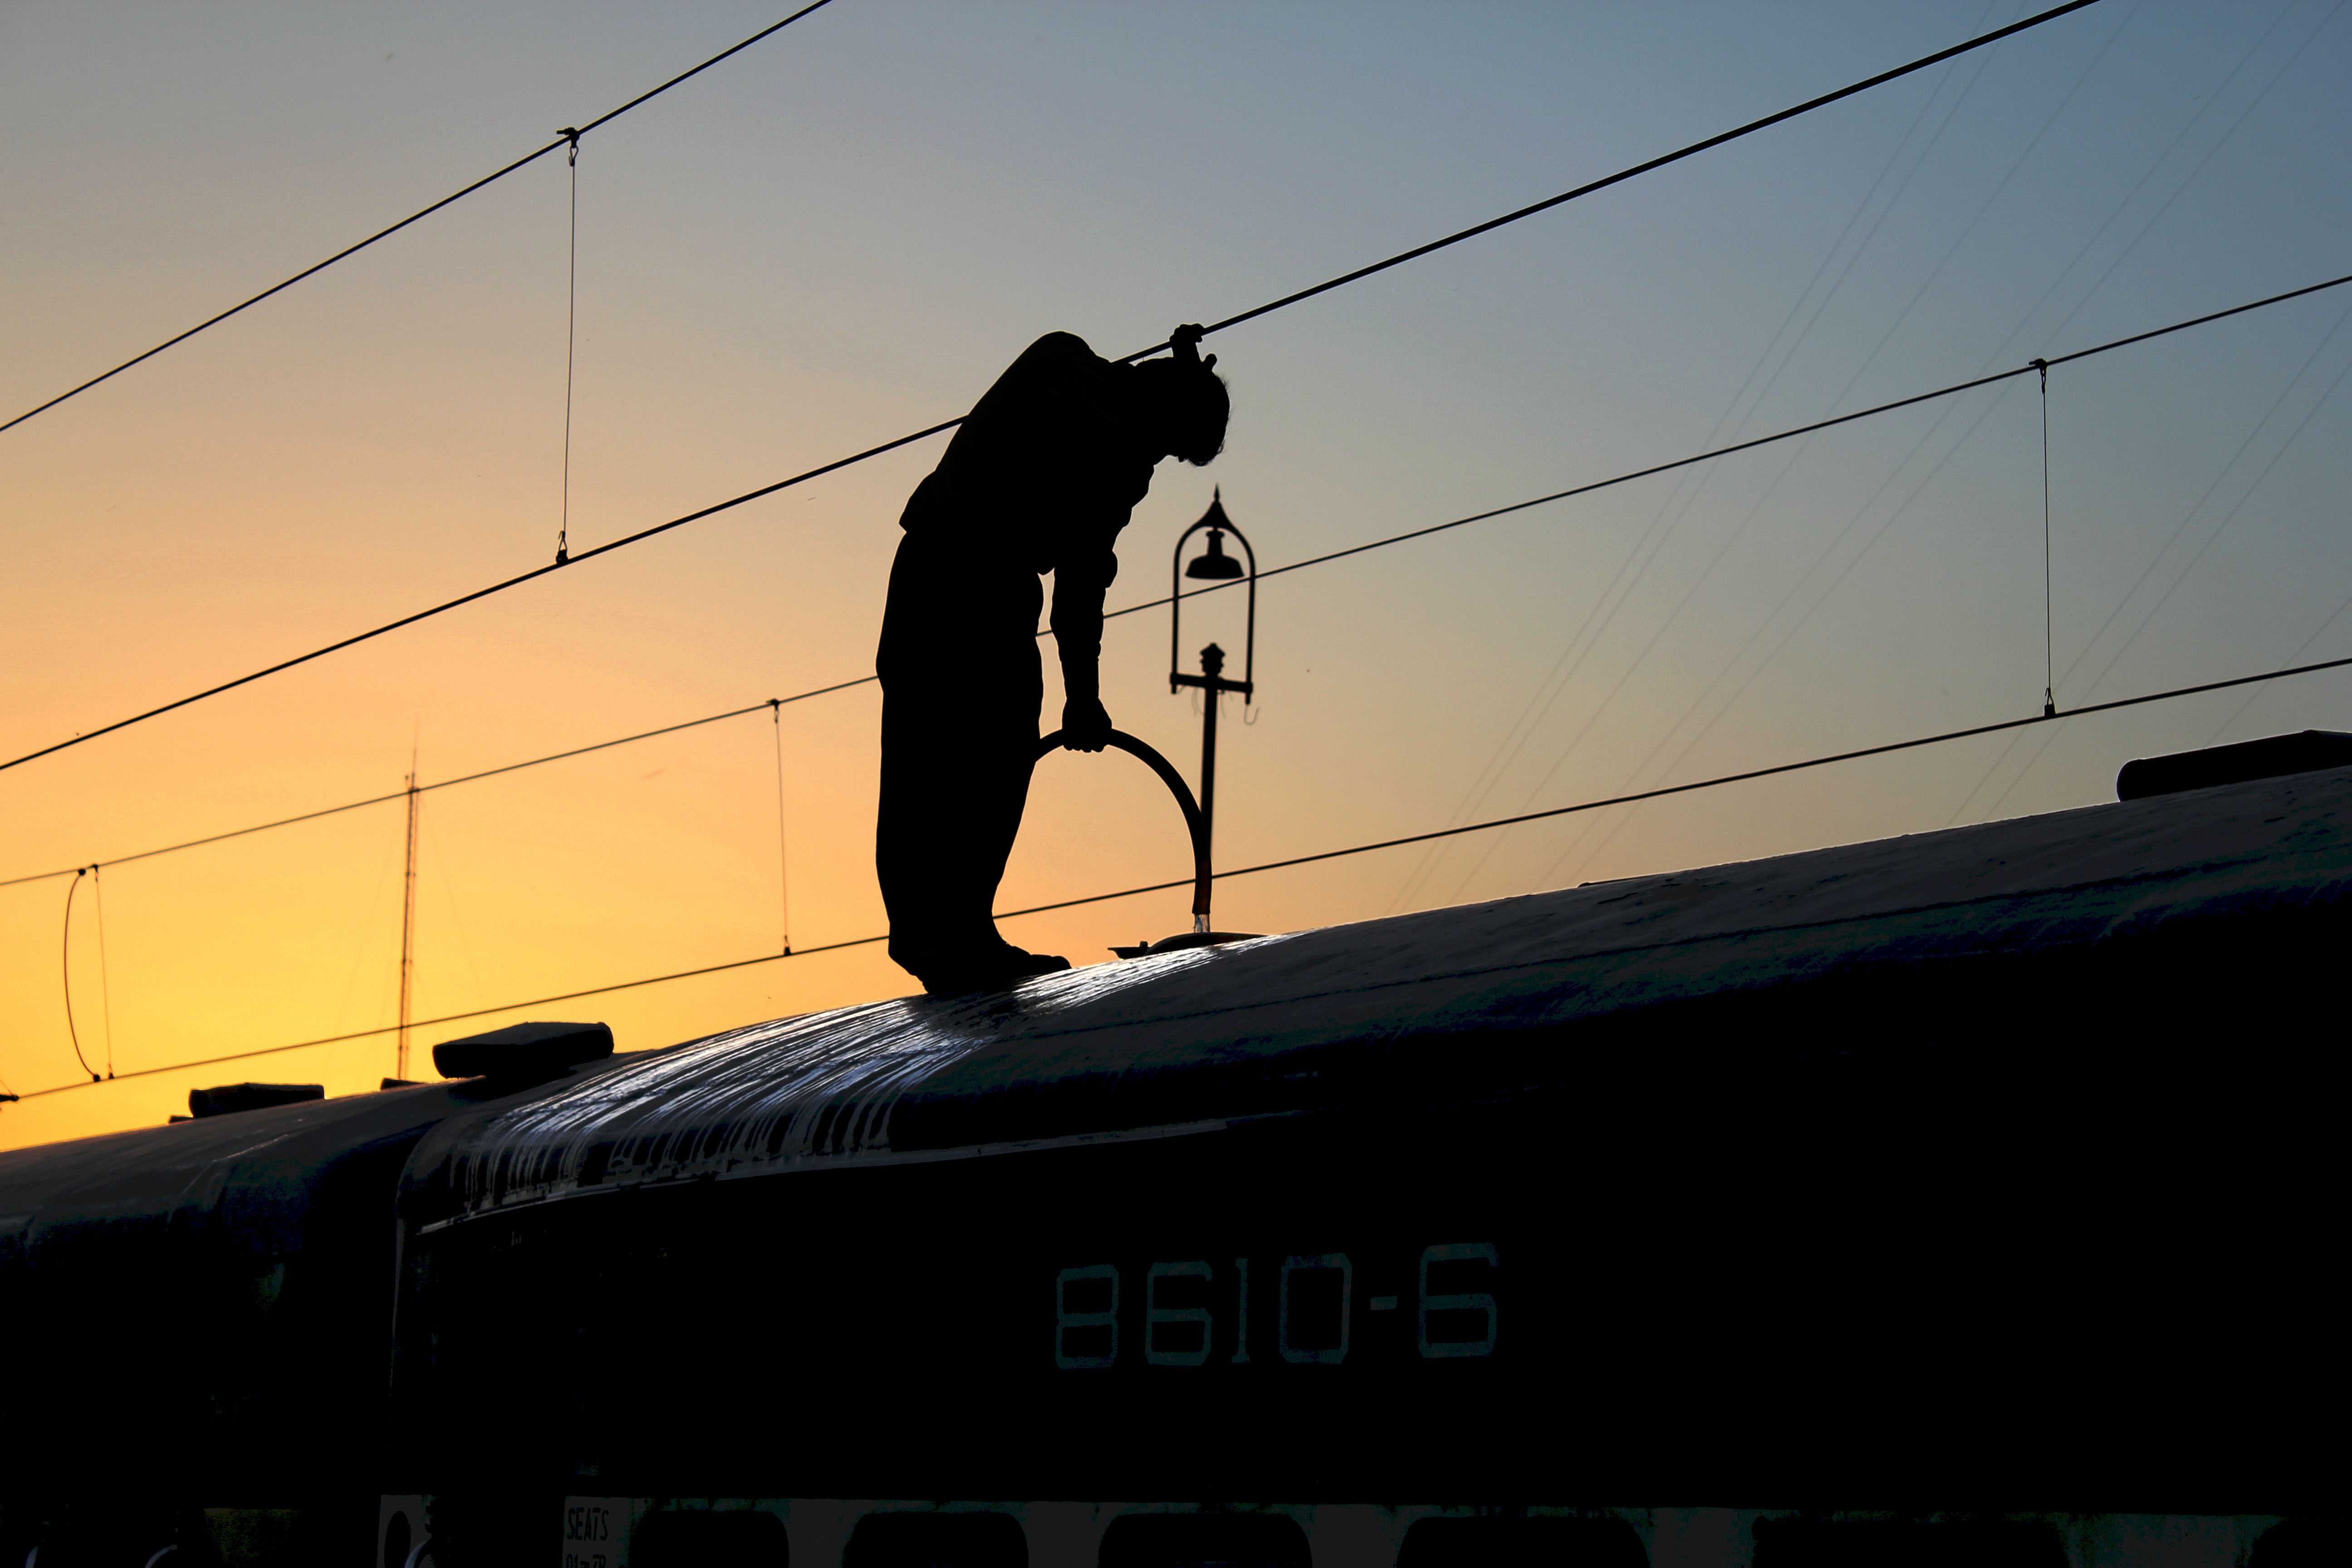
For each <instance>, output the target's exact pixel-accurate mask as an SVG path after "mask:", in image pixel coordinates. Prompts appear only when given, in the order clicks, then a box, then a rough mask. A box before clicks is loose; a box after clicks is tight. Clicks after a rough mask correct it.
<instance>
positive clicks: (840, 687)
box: [0, 273, 2352, 888]
mask: <svg viewBox="0 0 2352 1568" xmlns="http://www.w3.org/2000/svg"><path fill="white" fill-rule="evenodd" d="M2347 283H2352V273H2346V274H2345V275H2343V276H2342V277H2338V278H2331V279H2327V280H2326V282H2322V283H2314V284H2311V285H2310V286H2308V287H2306V288H2303V289H2292V290H2289V291H2288V292H2286V293H2284V294H2274V295H2272V296H2270V297H2269V298H2268V299H2263V300H2252V301H2250V302H2248V303H2246V304H2242V305H2233V306H2231V307H2230V308H2229V309H2228V310H2215V311H2211V312H2210V313H2208V314H2206V315H2202V316H2196V317H2192V318H2191V319H2189V320H2188V321H2176V322H2174V323H2172V324H2171V325H2169V326H2164V327H2158V328H2155V329H2153V330H2152V331H2145V332H2136V333H2134V334H2132V335H2131V336H2129V337H2126V338H2117V339H2115V340H2113V341H2112V342H2105V343H2095V344H2093V345H2092V346H2091V347H2089V348H2086V349H2077V350H2076V351H2074V353H2067V354H2060V355H2058V356H2057V357H2055V358H2053V359H2050V360H2048V361H2046V362H2045V361H2039V360H2037V361H2034V362H2032V363H2026V364H2022V365H2019V366H2017V367H2016V368H2014V369H2011V370H2005V371H1998V372H1995V373H1994V374H1990V375H1984V376H1979V377H1977V378H1975V379H1974V380H1970V381H1963V382H1956V383H1954V384H1951V385H1949V386H1944V387H1938V388H1937V389H1936V390H1935V391H1933V392H1923V393H1919V394H1916V395H1913V396H1910V397H1905V398H1899V399H1897V400H1896V401H1895V402H1892V403H1882V404H1879V405H1876V406H1874V407H1871V408H1864V409H1858V410H1856V411H1855V412H1853V413H1852V414H1841V415H1838V416H1834V417H1832V418H1829V419H1823V420H1820V421H1817V422H1815V423H1813V424H1811V425H1801V426H1795V427H1793V428H1791V429H1788V430H1782V431H1779V432H1776V433H1774V434H1772V435H1769V436H1759V437H1754V438H1753V439H1750V440H1747V441H1742V442H1738V443H1736V444H1734V445H1732V446H1728V447H1715V448H1712V449H1710V450H1708V451H1705V452H1699V453H1696V454H1694V455H1692V456H1690V457H1685V458H1675V459H1674V460H1672V461H1670V462H1665V463H1659V464H1655V465H1654V466H1652V467H1650V468H1637V469H1635V470H1633V472H1631V473H1624V474H1618V475H1616V476H1614V477H1612V478H1610V479H1596V480H1594V481H1593V482H1591V483H1590V484H1585V485H1578V486H1575V487H1573V488H1571V489H1564V490H1555V491H1552V492H1551V493H1550V494H1549V495H1540V496H1536V497H1533V498H1532V499H1530V500H1521V501H1513V502H1512V503H1510V504H1509V505H1507V506H1499V507H1494V508H1490V509H1488V510H1485V511H1477V512H1472V513H1470V514H1469V515H1468V516H1466V517H1457V518H1454V519H1452V520H1451V521H1445V522H1440V523H1433V524H1431V525H1430V526H1428V527H1426V528H1416V529H1411V530H1408V531H1405V532H1403V533H1393V534H1390V535H1387V536H1386V537H1384V538H1381V539H1374V540H1368V541H1366V542H1364V543H1361V544H1351V545H1349V546H1347V547H1346V548H1344V549H1340V550H1333V551H1327V552H1324V553H1323V554H1320V555H1310V556H1307V558H1305V559H1304V560H1299V561H1293V562H1290V563H1286V564H1285V565H1281V566H1273V567H1268V568H1267V569H1266V570H1265V571H1264V572H1261V573H1259V574H1258V576H1259V579H1260V580H1261V581H1263V580H1264V579H1265V578H1268V577H1279V576H1281V575H1283V574H1285V573H1289V572H1300V571H1304V570H1306V569H1307V567H1309V566H1320V565H1323V564H1325V563H1329V562H1333V561H1342V560H1345V559H1347V558H1348V557H1349V556H1351V555H1361V554H1363V553H1365V552H1368V551H1373V550H1381V549H1385V548H1387V547H1388V546H1389V545H1391V544H1402V543H1405V542H1409V541H1412V540H1415V539H1425V538H1427V537H1429V536H1430V535H1432V534H1436V533H1444V532H1445V531H1448V530H1450V529H1456V528H1463V527H1466V526H1468V525H1469V524H1471V523H1474V522H1484V521H1487V520H1489V519H1492V518H1497V517H1504V516H1507V515H1509V514H1510V513H1512V512H1517V511H1525V510H1528V509H1529V508H1532V507H1538V506H1544V505H1548V504H1549V503H1550V502H1552V501H1557V500H1569V499H1570V498H1572V497H1576V496H1581V495H1589V494H1591V493H1592V492H1593V491H1595V490H1601V489H1609V488H1611V487H1612V486H1616V485H1622V484H1630V483H1632V482H1633V480H1635V479H1646V478H1648V477H1650V476H1651V475H1654V474H1661V473H1665V472H1668V471H1670V470H1672V469H1675V468H1687V467H1689V466H1690V465H1692V464H1695V463H1704V462H1707V461H1709V460H1711V459H1713V458H1722V457H1728V456H1730V455H1732V454H1734V453H1737V452H1745V451H1748V450H1751V449H1753V448H1755V447H1764V446H1769V445H1770V444H1771V443H1773V442H1776V441H1785V440H1789V439H1791V438H1793V437H1799V436H1805V435H1810V434H1811V433H1812V432H1814V431H1817V430H1826V429H1828V428H1830V427H1831V426H1836V425H1846V424H1851V423H1853V421H1855V420H1859V419H1867V418H1869V417H1871V416H1874V415H1878V414H1886V413H1891V412H1893V411H1895V410H1896V409H1900V408H1908V407H1911V406H1912V405H1916V404H1919V403H1925V402H1927V401H1930V400H1932V399H1935V398H1938V397H1946V396H1950V395H1954V394H1957V393H1961V392H1966V391H1969V390H1971V389H1973V388H1976V387H1979V386H1985V385H1989V384H1992V383H1994V382H2000V381H2008V380H2011V379H2013V378H2015V377H2017V376H2021V375H2030V374H2034V373H2035V372H2036V370H2037V369H2038V367H2039V366H2040V365H2042V364H2043V363H2048V364H2053V365H2054V364H2066V363H2072V362H2074V361H2075V360H2079V359H2087V358H2090V357H2091V356H2093V355H2095V354H2102V353H2108V352H2109V351H2111V350H2115V349H2119V348H2126V347H2128V346H2130V345H2131V344H2134V343H2141V342H2147V341H2148V340H2149V339H2151V338H2159V337H2163V336H2165V335H2166V334H2168V333H2170V332H2178V331H2186V330H2188V329H2189V328H2190V327H2198V326H2203V325H2205V324H2206V323H2208V322H2210V321H2221V320H2224V319H2225V318H2228V317H2231V316H2236V315H2242V314H2244V313H2245V312H2247V311H2249V310H2262V309H2263V308H2265V307H2267V306H2271V305H2277V304H2282V303H2284V302H2285V301H2287V300H2298V299H2301V298H2303V297H2304V296H2305V295H2307V294H2315V293H2319V292H2321V291H2323V290H2325V289H2335V288H2340V287H2342V286H2343V285H2344V284H2347ZM1229 585H1230V584H1222V583H1220V584H1210V585H1207V586H1204V587H1202V588H1197V589H1194V590H1193V592H1192V595H1187V596H1188V597H1192V596H1197V595H1201V594H1208V593H1214V592H1217V591H1218V590H1219V589H1221V588H1223V587H1226V586H1229ZM1168 603H1169V601H1168V599H1167V598H1166V597H1165V596H1162V597H1160V598H1157V599H1146V600H1143V601H1142V602H1140V603H1139V604H1133V605H1123V606H1121V607H1120V608H1118V609H1116V610H1109V611H1106V612H1105V613H1104V616H1103V619H1105V620H1106V621H1110V620H1117V619H1118V618H1119V617H1121V616H1132V615H1137V614H1139V613H1140V612H1142V611H1145V610H1153V609H1159V608H1161V607H1163V606H1164V605H1167V604H1168ZM1037 635H1038V637H1041V638H1042V637H1051V636H1052V635H1053V633H1052V632H1051V631H1050V630H1048V631H1041V632H1039V633H1038V634H1037ZM876 679H877V678H876V677H874V676H871V675H861V676H857V677H855V678H853V679H848V680H839V681H835V682H834V683H833V684H831V685H829V686H819V687H815V688H813V689H810V690H807V691H803V692H798V693H795V694H794V695H793V696H790V697H775V698H770V699H769V700H766V701H764V702H754V703H751V704H750V705H748V706H746V707H742V708H730V709H729V710H726V711H724V712H721V713H712V714H709V715H706V716H705V717H703V718H699V719H688V720H686V721H683V722H681V723H677V724H667V725H664V726H662V727H661V728H659V729H656V730H646V731H639V732H637V733H635V734H633V735H623V736H619V737H617V738H615V739H613V740H610V741H599V742H594V743H593V744H591V745H586V746H575V747H573V748H572V749H570V750H568V751H562V752H551V753H550V754H548V755H546V756H543V757H532V758H529V759H527V760H525V761H523V762H519V763H506V764H504V765H502V766H499V767H495V768H488V769H484V770H483V771H481V772H479V773H464V774H460V775H459V776H457V777H456V778H448V779H439V780H436V781H435V782H434V783H432V784H425V785H423V786H422V790H423V791H430V790H436V789H447V788H449V787H451V786H452V785H455V784H472V783H474V782H476V781H477V780H480V779H487V778H495V777H497V776H498V775H499V774H501V773H516V772H519V771H520V770H522V769H524V768H534V767H539V766H541V765H542V764H543V763H555V762H562V761H563V760H565V759H567V758H570V757H578V756H585V755H586V754H588V753H589V752H600V751H604V750H605V749H607V748H609V747H613V746H625V745H628V744H630V743H632V742H637V741H645V740H651V739H653V738H655V737H656V736H660V735H668V734H674V733H676V732H677V731H680V730H691V729H695V728H698V726H701V725H704V724H716V723H719V722H721V721H725V720H729V719H740V718H741V717H742V716H743V715H745V714H747V713H757V712H760V711H761V710H771V709H776V708H781V707H782V706H784V705H787V704H790V703H794V702H803V701H806V700H809V699H810V698H813V697H824V696H828V695H830V694H832V693H834V692H836V691H846V690H849V689H852V688H853V687H859V686H870V685H872V684H874V682H875V680H876ZM406 793H407V792H406V791H404V790H399V791H394V792H393V793H392V794H390V795H371V796H369V797H367V798H366V799H364V800H355V801H349V802H346V803H345V804H343V805H331V806H326V807H323V808H321V809H320V810H318V811H310V812H304V813H302V814H301V815H299V816H288V817H280V818H278V820H276V821H273V822H264V823H257V824H255V825H254V826H250V827H239V828H234V829H231V830H230V831H228V832H226V833H215V834H212V835H209V836H207V837H203V838H191V839H188V840H186V841H184V842H183V843H179V844H168V845H164V846H163V847H160V848H155V849H143V850H141V851H139V852H137V853H135V854H131V855H123V856H118V857H116V858H113V859H111V860H108V861H105V862H104V864H106V865H110V866H121V865H125V864H128V863H129V862H131V861H133V860H145V859H150V858H153V857H155V856H158V855H170V854H173V853H175V852H177V851H179V850H182V849H194V848H198V847H202V846H204V845H207V844H217V843H220V842H222V841H223V840H224V839H229V838H238V837H244V836H245V835H247V834H249V833H261V832H265V831H268V829H270V828H275V827H288V826H293V825H295V824H297V823H302V822H310V821H315V820H316V819H318V818H320V817H322V816H336V815H338V814H340V813H342V812H346V811H357V810H359V809H361V808H362V807H364V806H370V805H383V804H384V803H385V802H387V801H394V800H399V799H401V798H403V797H404V795H405V794H406ZM420 793H421V792H420ZM79 870H80V868H79V867H66V868H60V869H58V870H55V871H38V872H34V873H31V874H29V875H26V876H22V877H12V878H8V879H5V880H0V888H9V887H16V886H18V885H20V884H23V883H26V882H39V881H47V880H48V879H52V878H56V877H68V876H73V875H76V874H78V873H79Z"/></svg>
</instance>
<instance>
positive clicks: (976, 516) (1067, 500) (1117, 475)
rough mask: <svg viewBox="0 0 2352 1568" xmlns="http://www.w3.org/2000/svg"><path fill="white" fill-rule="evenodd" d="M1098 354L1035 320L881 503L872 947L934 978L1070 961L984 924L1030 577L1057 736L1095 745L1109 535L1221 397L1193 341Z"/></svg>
mask: <svg viewBox="0 0 2352 1568" xmlns="http://www.w3.org/2000/svg"><path fill="white" fill-rule="evenodd" d="M1201 337H1202V330H1201V329H1200V328H1199V327H1197V326H1186V327H1179V328H1177V329H1176V330H1175V331H1173V332H1171V333H1170V334H1169V343H1170V346H1171V348H1172V349H1173V350H1174V351H1175V353H1174V354H1173V356H1172V357H1171V358H1166V359H1153V360H1146V361H1144V362H1142V363H1139V364H1112V363H1109V362H1108V361H1106V360H1103V359H1100V358H1098V357H1097V356H1096V354H1095V353H1094V351H1093V350H1091V349H1089V348H1087V345H1086V343H1085V342H1084V341H1083V340H1081V339H1079V338H1076V337H1075V336H1073V335H1071V334H1070V333H1068V332H1048V333H1047V334H1046V335H1045V336H1044V337H1042V338H1039V339H1038V340H1037V341H1036V342H1034V343H1032V344H1030V345H1029V348H1028V350H1027V351H1026V352H1025V353H1023V354H1022V356H1021V357H1020V358H1019V359H1017V360H1015V361H1013V365H1012V367H1011V368H1010V369H1008V370H1007V371H1006V372H1005V373H1004V374H1003V375H1001V376H999V377H998V378H997V381H996V384H995V385H993V386H992V387H990V388H989V389H988V395H986V396H984V397H982V399H981V400H980V402H979V404H978V405H976V406H974V407H973V409H972V411H971V414H970V415H968V416H966V417H965V419H964V422H963V425H962V427H961V428H960V429H959V430H958V431H957V432H956V435H955V439H954V440H953V441H951V442H950V443H949V446H948V449H947V454H946V456H944V457H943V458H940V466H939V467H938V468H935V469H933V470H932V471H931V474H930V477H929V478H928V479H925V480H924V481H923V482H922V483H921V484H920V485H919V486H917V487H916V489H915V493H914V495H913V497H912V498H911V499H909V500H908V502H907V510H906V511H905V513H904V514H903V515H902V516H901V517H900V518H899V520H898V526H899V527H901V528H903V529H904V530H905V531H906V537H905V538H904V539H902V540H900V541H899V542H898V560H897V561H896V562H895V563H893V564H892V566H891V568H890V598H889V605H888V607H887V609H886V610H885V611H884V612H883V616H882V646H881V648H880V651H879V652H878V654H877V657H876V660H875V669H876V672H877V674H878V675H879V676H880V677H881V679H882V796H881V816H880V821H879V823H878V825H877V832H876V835H875V856H874V859H875V868H876V870H877V873H878V874H879V876H880V879H881V882H882V900H883V902H884V904H885V905H886V906H887V908H888V910H889V913H890V956H891V957H892V958H893V959H895V960H897V961H898V963H899V964H900V965H901V966H903V967H904V968H906V969H907V970H908V971H910V972H911V973H913V974H914V975H915V977H916V978H917V979H919V980H920V981H921V982H922V983H923V988H924V989H925V990H927V991H929V992H932V993H934V994H938V993H943V992H955V991H975V990H989V989H993V988H996V987H999V986H1003V985H1005V984H1010V983H1012V982H1013V981H1014V980H1017V979H1019V978H1021V977H1022V976H1024V975H1028V974H1043V973H1048V972H1050V971H1053V970H1056V969H1067V968H1068V967H1069V961H1068V960H1067V959H1065V958H1057V957H1055V956H1052V955H1050V954H1045V953H1034V952H1024V950H1022V949H1020V948H1017V947H1014V946H1013V945H1012V944H1011V943H1010V942H1005V941H1004V940H1003V938H1002V937H1000V936H998V935H997V933H996V920H995V915H994V908H995V900H996V885H997V883H998V881H999V880H1000V879H1002V878H1003V875H1004V862H1005V859H1006V858H1007V857H1008V856H1010V855H1011V854H1012V852H1013V838H1014V837H1015V836H1016V835H1017V834H1018V833H1019V832H1020V830H1021V813H1022V810H1023V807H1024V805H1026V804H1027V802H1028V796H1029V773H1030V770H1031V768H1032V766H1033V765H1034V763H1035V761H1036V752H1037V737H1038V731H1037V721H1038V710H1039V708H1040V706H1041V705H1042V703H1043V701H1044V699H1045V684H1044V677H1043V673H1042V671H1041V668H1040V666H1039V660H1038V654H1037V612H1038V610H1039V609H1040V607H1041V606H1042V602H1043V599H1044V593H1043V589H1042V587H1041V585H1040V584H1039V582H1038V579H1039V578H1041V577H1043V576H1044V575H1045V574H1047V573H1051V574H1053V577H1054V615H1053V628H1054V641H1055V648H1056V649H1057V651H1058V652H1059V654H1060V656H1061V661H1062V688H1063V691H1064V694H1065V700H1064V703H1063V707H1062V725H1061V728H1062V732H1063V737H1064V739H1063V744H1065V745H1066V746H1068V747H1069V748H1070V749H1071V750H1073V751H1081V752H1098V751H1101V750H1102V749H1103V746H1104V744H1105V743H1106V742H1107V740H1108V736H1109V734H1110V730H1111V722H1110V715H1109V714H1108V713H1107V712H1106V711H1104V710H1103V704H1102V696H1101V690H1100V681H1099V676H1098V665H1099V662H1100V658H1101V652H1102V609H1103V594H1104V591H1105V590H1106V589H1108V587H1109V586H1110V583H1111V579H1112V578H1113V577H1115V576H1116V575H1118V556H1117V555H1116V554H1114V553H1113V546H1114V545H1115V544H1116V543H1117V542H1118V532H1119V530H1120V529H1122V528H1124V527H1126V526H1127V520H1128V515H1129V512H1130V511H1131V510H1133V508H1134V506H1135V503H1136V502H1137V501H1139V500H1142V499H1143V496H1144V493H1145V492H1146V491H1147V490H1149V489H1150V488H1151V470H1152V468H1154V467H1155V466H1156V465H1157V464H1158V463H1159V462H1160V459H1161V458H1166V457H1171V456H1172V457H1176V458H1181V459H1183V460H1184V461H1185V462H1188V463H1206V462H1208V461H1209V460H1210V459H1211V458H1214V457H1215V456H1216V455H1217V453H1218V451H1219V450H1220V449H1222V448H1223V446H1224V439H1225V419H1226V415H1227V411H1228V407H1229V405H1228V401H1227V398H1226V394H1225V384H1224V382H1223V379H1222V378H1221V377H1219V376H1218V375H1217V374H1216V373H1215V370H1214V368H1213V367H1214V366H1215V364H1216V363H1217V362H1216V356H1215V355H1214V354H1211V355H1210V356H1209V357H1208V358H1207V359H1205V360H1203V359H1202V358H1201V356H1200V342H1201Z"/></svg>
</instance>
